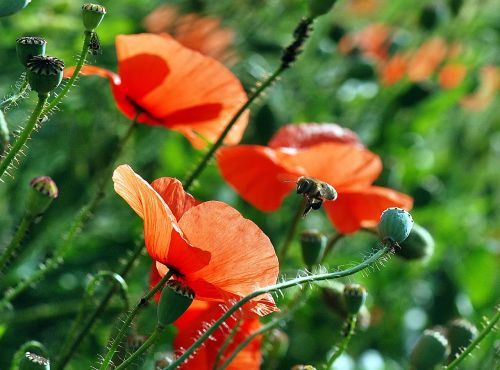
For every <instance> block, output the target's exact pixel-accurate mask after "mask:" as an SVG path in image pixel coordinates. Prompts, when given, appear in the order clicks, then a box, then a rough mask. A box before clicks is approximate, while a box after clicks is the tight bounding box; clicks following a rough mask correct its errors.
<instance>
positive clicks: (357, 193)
mask: <svg viewBox="0 0 500 370" xmlns="http://www.w3.org/2000/svg"><path fill="white" fill-rule="evenodd" d="M412 206H413V199H412V198H411V197H409V196H408V195H405V194H402V193H399V192H397V191H395V190H392V189H388V188H383V187H379V186H371V187H368V188H366V189H361V190H353V191H345V192H340V193H339V195H338V198H337V200H336V201H334V202H325V203H324V207H325V210H326V213H327V215H328V217H329V218H330V220H331V222H332V223H333V224H334V225H335V227H336V228H337V230H338V231H339V232H340V233H342V234H351V233H354V232H356V231H358V230H359V229H361V228H362V227H370V226H375V225H377V224H378V222H379V220H380V215H381V214H382V212H383V211H384V210H385V209H387V208H389V207H400V208H404V209H406V210H410V209H411V208H412Z"/></svg>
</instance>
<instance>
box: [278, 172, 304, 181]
mask: <svg viewBox="0 0 500 370" xmlns="http://www.w3.org/2000/svg"><path fill="white" fill-rule="evenodd" d="M299 177H300V176H297V175H293V174H291V173H280V174H278V176H277V178H278V180H279V181H281V182H297V180H298V179H299Z"/></svg>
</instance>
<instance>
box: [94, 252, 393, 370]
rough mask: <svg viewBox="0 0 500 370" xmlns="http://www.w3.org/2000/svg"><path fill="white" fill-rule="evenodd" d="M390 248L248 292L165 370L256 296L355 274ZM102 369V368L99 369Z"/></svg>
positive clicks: (171, 367)
mask: <svg viewBox="0 0 500 370" xmlns="http://www.w3.org/2000/svg"><path fill="white" fill-rule="evenodd" d="M391 249H392V246H390V245H385V246H383V247H382V248H381V249H379V251H378V252H377V253H374V254H373V255H372V256H370V257H369V258H368V259H366V260H364V261H363V262H361V263H360V264H358V265H356V266H354V267H351V268H349V269H346V270H342V271H336V272H329V273H324V274H317V275H309V276H303V277H300V278H296V279H292V280H289V281H285V282H282V283H279V284H275V285H270V286H267V287H264V288H260V289H257V290H255V291H254V292H253V293H250V294H249V295H247V296H245V297H243V298H242V299H241V300H239V301H238V302H237V303H235V304H234V305H233V306H231V307H230V308H229V309H228V310H227V311H226V313H225V314H224V315H222V316H221V317H220V318H219V320H217V321H216V322H215V323H214V324H213V325H212V326H211V327H210V328H209V329H207V331H205V332H204V333H203V335H201V336H200V337H199V338H198V339H197V340H196V341H195V342H194V343H193V345H192V346H191V347H189V348H188V349H187V350H186V351H185V352H184V353H183V354H182V355H181V356H180V357H178V358H177V359H176V360H175V361H174V362H173V363H172V364H170V365H169V366H168V367H167V368H166V369H165V370H173V369H175V368H176V367H177V366H179V365H180V364H182V363H183V362H184V361H186V360H187V359H188V358H189V356H191V354H192V353H193V352H194V351H196V349H197V348H198V347H199V346H200V345H201V344H202V343H203V342H204V341H205V340H207V339H208V338H209V337H210V335H212V333H213V332H214V331H215V330H217V328H218V327H219V326H220V325H222V324H223V323H224V321H226V320H227V319H228V318H229V317H230V316H231V315H232V314H233V313H235V312H236V311H238V310H239V309H240V308H241V307H242V306H243V305H244V304H245V303H247V302H249V301H251V300H252V299H253V298H256V297H258V296H260V295H262V294H266V293H271V292H276V291H278V290H281V289H287V288H291V287H293V286H297V285H302V284H306V283H312V282H315V281H321V280H331V279H338V278H341V277H345V276H349V275H352V274H355V273H356V272H359V271H361V270H363V269H365V268H367V267H369V266H371V265H372V264H373V263H375V262H376V261H377V260H378V259H379V258H381V257H383V256H384V255H385V254H386V253H388V252H389V251H390V250H391ZM101 370H103V369H101Z"/></svg>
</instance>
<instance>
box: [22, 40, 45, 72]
mask: <svg viewBox="0 0 500 370" xmlns="http://www.w3.org/2000/svg"><path fill="white" fill-rule="evenodd" d="M46 46H47V41H46V40H45V39H44V38H42V37H35V36H27V37H19V38H18V39H17V40H16V52H17V59H19V61H20V62H21V64H22V65H23V66H25V67H26V66H27V65H28V61H29V60H30V59H31V58H32V57H34V56H36V55H45V47H46Z"/></svg>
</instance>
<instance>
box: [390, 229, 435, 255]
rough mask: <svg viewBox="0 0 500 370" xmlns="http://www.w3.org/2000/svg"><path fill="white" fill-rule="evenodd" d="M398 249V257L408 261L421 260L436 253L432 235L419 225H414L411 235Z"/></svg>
mask: <svg viewBox="0 0 500 370" xmlns="http://www.w3.org/2000/svg"><path fill="white" fill-rule="evenodd" d="M400 246H401V248H396V255H397V256H399V257H401V258H404V259H406V260H420V259H424V258H427V257H430V256H432V254H433V253H434V239H433V238H432V235H431V234H430V233H429V232H428V231H427V230H426V229H424V228H423V227H422V226H420V225H418V224H414V225H413V228H412V229H411V231H410V235H408V237H407V238H406V240H405V241H403V242H402V243H400Z"/></svg>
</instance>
